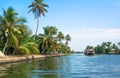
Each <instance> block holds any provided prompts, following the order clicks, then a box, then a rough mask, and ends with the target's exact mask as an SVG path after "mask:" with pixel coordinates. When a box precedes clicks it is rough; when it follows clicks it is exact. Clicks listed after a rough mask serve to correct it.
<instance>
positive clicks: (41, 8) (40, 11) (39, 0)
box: [28, 0, 48, 40]
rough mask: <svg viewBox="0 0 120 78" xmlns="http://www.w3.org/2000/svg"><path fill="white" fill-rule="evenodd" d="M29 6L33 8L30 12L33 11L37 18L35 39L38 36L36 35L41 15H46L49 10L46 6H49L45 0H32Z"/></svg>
mask: <svg viewBox="0 0 120 78" xmlns="http://www.w3.org/2000/svg"><path fill="white" fill-rule="evenodd" d="M28 7H29V8H31V9H30V10H29V11H28V13H29V12H31V11H32V12H33V14H34V15H35V19H37V28H36V32H35V35H34V40H35V38H36V35H37V31H38V27H39V17H40V16H41V15H43V16H45V12H48V11H47V9H46V7H48V5H47V4H44V3H43V0H34V1H33V2H32V4H30V5H29V6H28Z"/></svg>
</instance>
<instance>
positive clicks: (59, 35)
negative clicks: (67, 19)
mask: <svg viewBox="0 0 120 78" xmlns="http://www.w3.org/2000/svg"><path fill="white" fill-rule="evenodd" d="M57 38H58V41H59V42H60V43H61V41H62V40H63V39H64V34H63V33H62V32H61V31H60V32H58V35H57Z"/></svg>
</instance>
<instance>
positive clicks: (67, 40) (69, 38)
mask: <svg viewBox="0 0 120 78" xmlns="http://www.w3.org/2000/svg"><path fill="white" fill-rule="evenodd" d="M65 39H66V43H65V44H66V46H68V42H69V41H71V37H70V35H69V34H67V35H66V36H65Z"/></svg>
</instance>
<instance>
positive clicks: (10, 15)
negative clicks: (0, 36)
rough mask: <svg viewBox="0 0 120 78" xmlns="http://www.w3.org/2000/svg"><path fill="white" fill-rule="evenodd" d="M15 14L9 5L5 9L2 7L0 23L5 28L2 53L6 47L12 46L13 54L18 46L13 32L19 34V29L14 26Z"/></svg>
mask: <svg viewBox="0 0 120 78" xmlns="http://www.w3.org/2000/svg"><path fill="white" fill-rule="evenodd" d="M16 15H17V13H16V12H15V11H14V9H13V8H12V7H9V8H8V9H7V10H4V9H3V16H2V18H1V25H2V26H3V27H4V28H5V29H4V33H6V35H5V36H6V43H5V45H4V49H3V53H5V51H6V49H9V48H10V47H12V49H13V54H14V53H15V52H16V50H17V48H18V40H17V37H16V36H15V33H16V34H18V33H19V34H20V31H19V30H18V29H17V28H15V27H14V25H15V19H16Z"/></svg>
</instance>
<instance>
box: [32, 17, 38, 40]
mask: <svg viewBox="0 0 120 78" xmlns="http://www.w3.org/2000/svg"><path fill="white" fill-rule="evenodd" d="M38 27H39V17H38V18H37V28H36V32H35V35H34V38H33V41H35V38H36V36H37V32H38Z"/></svg>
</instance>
